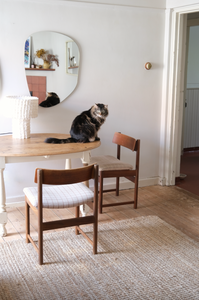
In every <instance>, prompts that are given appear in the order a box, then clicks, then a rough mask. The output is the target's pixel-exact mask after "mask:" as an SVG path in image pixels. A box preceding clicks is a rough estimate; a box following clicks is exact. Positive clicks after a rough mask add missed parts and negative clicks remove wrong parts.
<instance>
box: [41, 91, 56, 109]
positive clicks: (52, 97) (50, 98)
mask: <svg viewBox="0 0 199 300" xmlns="http://www.w3.org/2000/svg"><path fill="white" fill-rule="evenodd" d="M58 103H60V99H59V97H58V95H57V94H56V93H53V92H51V93H47V96H46V99H45V100H44V101H42V102H41V103H40V104H39V106H42V107H51V106H54V105H57V104H58Z"/></svg>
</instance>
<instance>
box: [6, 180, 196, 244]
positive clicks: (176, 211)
mask: <svg viewBox="0 0 199 300" xmlns="http://www.w3.org/2000/svg"><path fill="white" fill-rule="evenodd" d="M132 195H133V190H132V189H131V190H123V191H120V196H119V197H116V196H115V195H114V193H113V192H112V193H105V194H104V200H105V201H106V202H107V203H108V202H112V201H118V199H119V200H120V201H126V200H127V198H131V197H132ZM7 211H8V223H7V225H6V228H7V232H8V234H7V236H6V237H4V238H2V237H0V242H2V243H3V242H7V241H11V240H16V239H24V238H25V208H24V206H22V207H8V208H7ZM148 215H156V216H158V217H160V218H161V219H162V220H164V221H166V222H167V223H169V224H171V225H172V226H174V227H176V228H177V229H179V230H181V231H182V232H184V233H185V234H187V235H188V236H190V237H191V238H193V239H195V240H198V241H199V196H195V195H193V194H191V193H190V192H187V191H185V190H183V189H181V188H179V187H176V186H172V187H162V186H151V187H144V188H139V195H138V208H137V209H136V210H135V209H133V205H123V206H114V207H108V208H106V209H104V213H103V214H99V222H111V221H113V220H125V219H129V218H136V217H140V216H148ZM66 217H68V218H73V217H74V209H60V210H50V209H45V210H44V219H45V220H46V221H50V220H56V219H62V218H66ZM36 230H37V221H36V218H35V216H34V214H32V215H31V234H33V235H36V234H37V232H36ZM51 232H52V231H51Z"/></svg>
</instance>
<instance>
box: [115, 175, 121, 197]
mask: <svg viewBox="0 0 199 300" xmlns="http://www.w3.org/2000/svg"><path fill="white" fill-rule="evenodd" d="M119 184H120V178H119V177H117V178H116V196H119Z"/></svg>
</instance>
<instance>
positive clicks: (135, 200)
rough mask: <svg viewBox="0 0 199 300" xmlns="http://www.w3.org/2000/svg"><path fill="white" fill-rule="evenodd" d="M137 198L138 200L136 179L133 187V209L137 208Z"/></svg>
mask: <svg viewBox="0 0 199 300" xmlns="http://www.w3.org/2000/svg"><path fill="white" fill-rule="evenodd" d="M137 198H138V179H137V177H136V178H135V187H134V209H136V208H137Z"/></svg>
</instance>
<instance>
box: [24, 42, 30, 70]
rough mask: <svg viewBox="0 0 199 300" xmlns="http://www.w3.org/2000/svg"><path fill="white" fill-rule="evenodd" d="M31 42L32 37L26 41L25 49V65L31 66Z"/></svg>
mask: <svg viewBox="0 0 199 300" xmlns="http://www.w3.org/2000/svg"><path fill="white" fill-rule="evenodd" d="M30 44H31V37H30V36H29V38H27V40H26V42H25V49H24V67H25V68H30V49H31V48H30Z"/></svg>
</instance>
